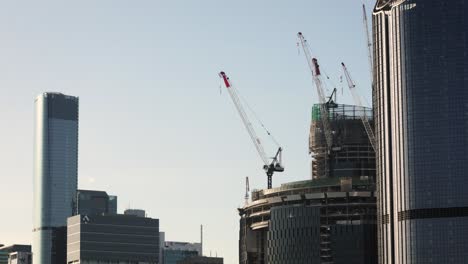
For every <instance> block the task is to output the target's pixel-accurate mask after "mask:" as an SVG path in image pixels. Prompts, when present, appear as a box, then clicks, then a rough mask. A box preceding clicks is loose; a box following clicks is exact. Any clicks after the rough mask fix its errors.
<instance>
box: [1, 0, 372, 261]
mask: <svg viewBox="0 0 468 264" xmlns="http://www.w3.org/2000/svg"><path fill="white" fill-rule="evenodd" d="M373 2H374V1H370V0H369V3H368V8H369V12H370V9H371V6H372V5H373ZM298 31H302V32H303V33H304V35H305V36H306V38H307V39H308V41H309V43H310V45H311V47H312V49H313V52H314V53H315V55H316V56H317V57H318V59H319V62H320V64H321V67H322V68H323V69H324V70H325V71H326V73H327V74H328V75H329V76H330V77H331V78H332V79H334V82H335V84H336V85H337V88H338V89H339V98H338V101H339V102H341V103H350V102H352V101H351V97H350V94H349V92H348V90H347V88H346V86H344V84H342V83H340V81H339V76H340V75H341V74H342V72H341V69H340V63H341V61H345V62H346V63H347V65H348V68H349V69H350V71H351V73H352V75H353V76H354V79H355V80H356V82H357V84H358V86H359V90H360V92H361V94H363V95H365V97H366V98H367V101H368V102H369V101H370V97H371V92H370V76H369V69H368V64H367V52H366V44H365V35H364V30H363V26H362V20H361V1H359V0H355V1H349V0H327V1H323V0H300V1H271V0H268V1H267V0H257V1H251V0H237V1H219V0H218V1H215V0H199V1H193V0H192V1H189V0H185V1H182V0H172V1H156V0H151V1H150V0H139V1H129V0H126V1H122V0H99V1H96V0H81V1H59V0H57V1H2V7H1V8H0V91H1V93H0V109H1V111H0V129H1V137H0V147H1V151H0V178H1V180H0V187H1V188H0V212H1V222H0V243H4V244H9V243H28V244H29V243H31V237H32V233H31V230H32V179H33V176H32V172H33V169H32V165H33V162H32V160H33V151H32V150H33V117H34V114H33V110H34V98H35V96H36V95H38V94H40V93H42V92H45V91H55V92H62V93H65V94H69V95H75V96H79V97H80V132H79V172H78V174H79V176H78V177H79V188H82V189H96V190H105V191H107V192H108V193H109V194H114V195H117V196H118V199H119V211H121V212H122V211H123V210H124V209H126V208H129V207H131V208H141V209H145V210H146V211H147V213H148V215H149V216H150V217H154V218H159V219H160V228H161V230H162V231H165V232H166V239H167V240H181V241H198V240H199V225H200V224H204V226H205V252H204V253H205V254H206V255H209V254H210V251H211V252H212V255H214V254H215V252H217V254H218V256H223V257H225V263H227V264H231V263H237V259H238V219H239V217H238V214H237V210H236V208H237V207H239V206H240V205H242V203H243V196H244V188H245V187H244V184H245V183H244V181H245V176H249V177H250V180H251V186H252V187H253V188H264V187H265V186H266V177H265V175H264V173H263V171H262V170H261V160H260V158H259V157H258V155H257V153H256V151H255V148H254V146H253V145H252V143H251V141H250V139H249V137H248V134H247V132H246V130H245V129H244V127H243V125H242V123H241V120H240V118H239V116H238V115H237V112H236V111H235V108H234V106H233V104H232V102H231V100H230V98H229V96H228V94H227V93H226V92H225V91H222V93H220V88H219V86H220V79H219V78H218V75H217V74H218V72H219V71H220V70H224V71H226V73H227V74H228V75H229V76H230V77H231V80H232V81H233V82H234V83H235V85H236V86H237V88H238V89H239V91H241V93H242V95H243V97H245V98H246V99H247V101H248V102H249V103H250V105H251V106H252V107H253V108H254V109H255V111H256V112H257V114H258V115H259V116H260V117H261V119H262V120H263V122H264V123H265V124H266V125H267V126H268V127H269V129H270V130H271V132H272V133H273V134H274V135H275V137H276V138H277V140H278V141H279V142H280V143H281V144H282V146H283V148H284V152H283V153H284V156H283V157H284V165H285V167H286V171H285V172H284V173H282V174H277V175H275V177H274V179H273V184H274V185H275V186H277V185H279V184H280V183H283V182H288V181H296V180H304V179H308V178H309V177H310V169H309V168H310V158H309V156H308V133H309V125H310V108H311V106H312V104H313V103H316V102H317V101H318V99H317V97H316V93H315V88H314V87H313V86H312V82H311V77H310V73H309V71H308V68H307V66H306V61H305V59H304V57H303V54H302V52H301V53H300V55H298V47H297V46H296V43H297V39H296V33H297V32H298ZM342 86H344V87H345V89H344V92H343V95H342V92H341V88H342ZM258 132H259V135H260V136H263V135H264V134H262V133H260V132H261V131H260V130H259V131H258ZM264 143H265V145H266V146H267V149H268V150H270V152H273V148H269V147H268V146H271V144H270V143H271V142H270V141H268V139H267V138H265V140H264Z"/></svg>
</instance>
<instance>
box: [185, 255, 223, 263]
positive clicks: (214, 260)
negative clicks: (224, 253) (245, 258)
mask: <svg viewBox="0 0 468 264" xmlns="http://www.w3.org/2000/svg"><path fill="white" fill-rule="evenodd" d="M177 263H178V264H223V263H224V262H223V258H218V257H202V256H194V257H188V258H186V259H184V260H181V261H179V262H177Z"/></svg>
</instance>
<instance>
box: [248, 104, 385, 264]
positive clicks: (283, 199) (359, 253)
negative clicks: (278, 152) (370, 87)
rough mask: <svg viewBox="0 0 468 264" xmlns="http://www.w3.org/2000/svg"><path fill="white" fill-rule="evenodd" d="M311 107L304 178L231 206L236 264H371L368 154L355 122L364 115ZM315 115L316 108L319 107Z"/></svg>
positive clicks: (371, 165) (371, 161)
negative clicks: (235, 216) (308, 174)
mask: <svg viewBox="0 0 468 264" xmlns="http://www.w3.org/2000/svg"><path fill="white" fill-rule="evenodd" d="M326 107H327V114H328V117H327V120H328V121H329V123H328V124H327V126H328V127H329V129H330V130H331V135H332V137H331V138H332V139H333V144H331V145H330V144H327V140H326V138H325V137H326V136H325V132H324V126H323V122H322V121H323V120H322V118H323V116H322V115H321V114H320V113H322V112H323V111H321V110H320V108H321V105H314V106H313V108H312V123H311V131H310V144H309V147H310V152H311V154H312V157H313V162H312V164H313V165H312V179H310V180H307V181H300V182H292V183H287V184H282V185H281V186H280V187H277V188H273V189H264V190H254V191H253V192H252V199H251V201H248V202H247V203H246V205H245V206H244V207H243V208H239V214H240V217H241V219H240V234H239V238H240V239H239V263H241V264H265V263H268V264H276V263H278V264H279V263H281V264H288V263H336V264H338V263H346V264H353V263H356V264H357V263H359V264H371V263H372V264H374V263H377V246H376V241H377V234H376V195H375V154H374V150H373V148H372V145H371V144H370V141H369V138H368V136H367V134H366V130H365V129H364V126H363V123H362V121H361V118H362V115H363V114H365V115H366V116H367V117H368V118H369V121H370V122H372V110H371V109H369V108H363V107H359V106H352V105H339V104H335V103H334V102H333V101H332V100H330V101H329V102H328V103H327V104H326ZM322 110H323V109H322Z"/></svg>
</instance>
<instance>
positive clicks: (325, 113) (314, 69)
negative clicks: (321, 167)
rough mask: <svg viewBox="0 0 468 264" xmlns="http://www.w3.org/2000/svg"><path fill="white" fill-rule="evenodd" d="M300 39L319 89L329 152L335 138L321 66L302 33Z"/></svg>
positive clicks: (321, 112)
mask: <svg viewBox="0 0 468 264" xmlns="http://www.w3.org/2000/svg"><path fill="white" fill-rule="evenodd" d="M297 36H298V37H299V41H300V43H301V46H302V49H303V50H304V55H305V57H306V60H307V64H308V65H309V68H310V72H311V74H312V79H313V80H314V83H315V87H316V89H317V94H318V97H319V101H320V115H321V116H322V125H323V130H324V134H325V140H326V143H327V148H328V151H330V149H331V148H332V145H333V137H332V132H331V127H330V122H329V120H328V117H329V115H328V108H327V100H326V98H325V93H324V91H323V84H322V83H323V82H322V79H321V74H320V66H319V64H318V61H317V59H316V58H312V54H311V51H310V47H309V45H308V43H307V40H306V39H305V38H304V35H302V33H301V32H299V33H297Z"/></svg>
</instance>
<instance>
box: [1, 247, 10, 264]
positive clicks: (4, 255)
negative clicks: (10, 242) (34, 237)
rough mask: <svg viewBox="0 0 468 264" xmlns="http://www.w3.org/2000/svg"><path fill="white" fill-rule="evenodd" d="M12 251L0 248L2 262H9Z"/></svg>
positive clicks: (3, 263)
mask: <svg viewBox="0 0 468 264" xmlns="http://www.w3.org/2000/svg"><path fill="white" fill-rule="evenodd" d="M9 255H10V253H8V252H6V251H1V250H0V264H8V258H9Z"/></svg>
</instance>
